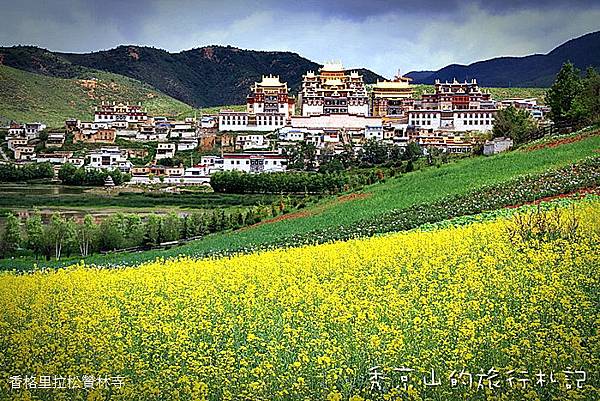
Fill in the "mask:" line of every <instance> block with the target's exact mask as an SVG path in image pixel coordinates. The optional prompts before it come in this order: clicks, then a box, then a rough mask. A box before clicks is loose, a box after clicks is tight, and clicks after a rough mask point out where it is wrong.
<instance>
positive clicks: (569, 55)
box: [406, 31, 600, 87]
mask: <svg viewBox="0 0 600 401" xmlns="http://www.w3.org/2000/svg"><path fill="white" fill-rule="evenodd" d="M565 61H571V62H572V63H574V64H575V66H577V67H578V68H580V69H582V70H585V69H586V68H587V67H589V66H593V67H595V68H600V31H599V32H594V33H589V34H587V35H584V36H581V37H579V38H576V39H572V40H569V41H568V42H566V43H564V44H562V45H560V46H558V47H557V48H556V49H554V50H552V51H551V52H550V53H548V54H535V55H532V56H526V57H499V58H494V59H491V60H486V61H479V62H476V63H473V64H469V65H459V64H451V65H449V66H446V67H444V68H442V69H440V70H438V71H412V72H409V73H408V74H406V75H407V76H409V77H411V78H412V79H413V83H422V84H432V83H433V82H434V81H435V80H436V79H439V80H441V81H446V80H448V81H451V80H452V79H454V78H456V79H458V80H460V81H462V80H465V79H471V78H477V80H478V82H479V83H480V84H481V85H485V86H496V87H500V86H502V87H509V86H516V87H548V86H550V85H551V84H552V82H553V81H554V78H555V76H556V74H557V73H558V71H559V70H560V68H561V66H562V64H563V63H564V62H565Z"/></svg>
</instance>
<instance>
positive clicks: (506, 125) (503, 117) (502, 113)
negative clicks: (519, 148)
mask: <svg viewBox="0 0 600 401" xmlns="http://www.w3.org/2000/svg"><path fill="white" fill-rule="evenodd" d="M536 129H537V126H536V122H535V120H534V119H533V117H532V116H531V113H529V112H528V111H527V110H523V109H517V108H515V107H512V106H509V107H507V108H506V109H504V110H499V111H498V113H496V118H495V120H494V129H493V131H492V133H493V136H494V138H499V137H509V138H511V139H512V140H513V141H514V143H515V144H520V143H525V142H527V141H528V140H530V139H531V136H532V135H533V134H534V133H535V131H536Z"/></svg>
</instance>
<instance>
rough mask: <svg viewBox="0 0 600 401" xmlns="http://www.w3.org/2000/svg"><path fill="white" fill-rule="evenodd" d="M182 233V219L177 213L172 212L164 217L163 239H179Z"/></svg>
mask: <svg viewBox="0 0 600 401" xmlns="http://www.w3.org/2000/svg"><path fill="white" fill-rule="evenodd" d="M180 233H181V219H180V218H179V216H177V213H175V212H171V213H169V214H168V215H166V216H164V217H163V219H162V234H163V240H164V241H166V242H168V241H177V240H178V239H179V238H180Z"/></svg>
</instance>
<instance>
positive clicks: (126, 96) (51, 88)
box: [0, 65, 195, 127]
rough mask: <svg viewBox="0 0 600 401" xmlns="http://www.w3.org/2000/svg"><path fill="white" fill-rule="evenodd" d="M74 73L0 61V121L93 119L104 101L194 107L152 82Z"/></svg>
mask: <svg viewBox="0 0 600 401" xmlns="http://www.w3.org/2000/svg"><path fill="white" fill-rule="evenodd" d="M74 75H75V76H74V77H70V78H66V77H64V78H57V77H51V76H46V75H41V74H35V73H31V72H26V71H21V70H19V69H16V68H12V67H8V66H6V65H0V123H7V122H9V121H11V120H15V121H19V122H31V121H40V122H43V123H45V124H47V125H48V126H49V127H61V126H63V125H64V121H65V119H67V118H71V117H72V118H78V119H81V120H90V119H92V118H93V111H94V106H95V105H97V104H99V103H101V102H102V101H116V102H129V103H138V102H139V103H141V104H142V105H143V106H144V107H145V108H146V109H147V110H148V112H149V113H151V114H154V115H169V116H176V117H183V116H187V115H193V113H194V111H195V109H194V108H193V107H191V106H189V105H187V104H185V103H183V102H181V101H179V100H176V99H173V98H171V97H169V96H167V95H165V94H164V93H162V92H160V91H158V90H156V89H155V88H153V87H151V86H150V85H147V84H144V83H142V82H139V81H136V80H134V79H131V78H127V77H123V76H121V75H117V74H112V73H107V72H103V71H94V70H91V69H85V70H83V69H82V70H79V71H78V73H77V74H74ZM86 85H87V86H86ZM91 86H95V87H93V88H92V87H91Z"/></svg>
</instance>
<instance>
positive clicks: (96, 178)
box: [58, 163, 131, 186]
mask: <svg viewBox="0 0 600 401" xmlns="http://www.w3.org/2000/svg"><path fill="white" fill-rule="evenodd" d="M109 175H110V176H111V177H112V180H113V182H114V183H115V185H121V184H122V183H124V182H127V181H129V180H130V179H131V176H130V175H129V174H124V173H122V172H121V171H120V170H119V169H114V170H99V169H86V168H85V167H83V166H82V167H76V166H74V165H73V164H71V163H65V164H63V165H62V166H61V168H60V170H59V171H58V178H59V179H60V180H61V181H62V183H63V184H65V185H89V186H102V185H104V182H105V180H106V177H108V176H109Z"/></svg>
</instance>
